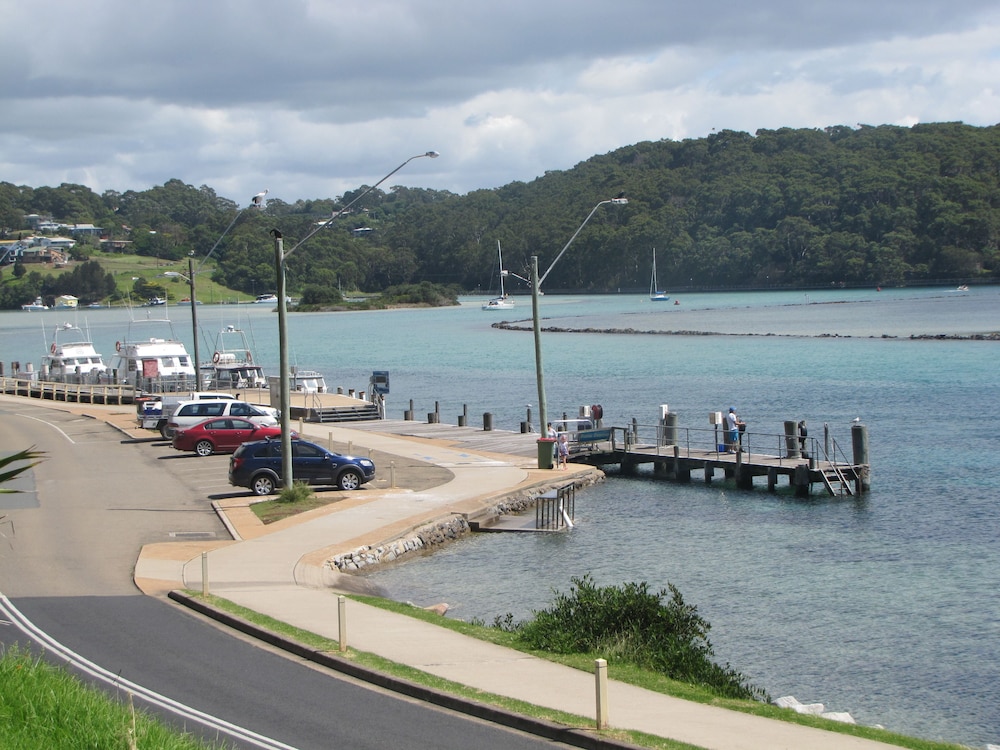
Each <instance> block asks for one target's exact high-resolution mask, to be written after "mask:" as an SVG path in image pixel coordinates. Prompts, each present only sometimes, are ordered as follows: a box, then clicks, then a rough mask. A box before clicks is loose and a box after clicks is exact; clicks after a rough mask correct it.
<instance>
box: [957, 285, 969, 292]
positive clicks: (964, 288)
mask: <svg viewBox="0 0 1000 750" xmlns="http://www.w3.org/2000/svg"><path fill="white" fill-rule="evenodd" d="M955 291H956V292H967V291H969V285H968V284H960V285H959V287H958V289H956V290H955Z"/></svg>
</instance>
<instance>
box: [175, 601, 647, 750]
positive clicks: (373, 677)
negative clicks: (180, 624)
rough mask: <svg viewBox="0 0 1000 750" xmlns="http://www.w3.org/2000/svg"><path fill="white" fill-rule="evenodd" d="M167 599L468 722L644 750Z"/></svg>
mask: <svg viewBox="0 0 1000 750" xmlns="http://www.w3.org/2000/svg"><path fill="white" fill-rule="evenodd" d="M168 597H169V598H170V599H171V600H173V601H174V602H176V603H178V604H180V605H182V606H185V607H188V608H189V609H192V610H194V611H195V612H198V613H199V614H201V615H203V616H205V617H208V618H210V619H212V620H215V621H216V622H218V623H220V624H222V625H225V626H226V627H229V628H232V629H234V630H237V631H239V632H241V633H243V634H245V635H248V636H251V637H253V638H256V639H257V640H260V641H262V642H264V643H267V644H268V645H270V646H273V647H275V648H278V649H281V650H282V651H286V652H288V653H290V654H292V655H294V656H297V657H299V658H301V659H305V660H307V661H310V662H312V663H314V664H317V665H319V666H322V667H325V668H328V669H332V670H334V671H336V672H340V673H342V674H345V675H348V676H350V677H353V678H355V679H358V680H362V681H364V682H367V683H369V684H372V685H376V686H377V687H381V688H384V689H386V690H391V691H393V692H396V693H400V694H401V695H405V696H407V697H410V698H415V699H417V700H421V701H425V702H427V703H431V704H433V705H436V706H440V707H442V708H446V709H449V710H452V711H456V712H458V713H462V714H465V715H467V716H472V717H475V718H478V719H482V720H485V721H490V722H493V723H495V724H500V725H501V726H506V727H510V728H512V729H517V730H519V731H522V732H527V733H529V734H533V735H536V736H539V737H544V738H545V739H548V740H553V741H556V742H562V743H564V744H566V745H570V746H572V747H579V748H585V749H591V748H592V749H593V750H642V748H640V747H639V746H637V745H633V744H631V743H627V742H622V741H619V740H615V739H613V738H608V737H601V736H598V735H597V734H595V731H596V730H594V729H584V728H581V727H567V726H565V725H562V724H556V723H554V722H551V721H546V720H544V719H538V718H534V717H531V716H525V715H523V714H519V713H515V712H513V711H508V710H506V709H504V708H501V707H499V706H492V705H489V704H486V703H481V702H479V701H474V700H471V699H468V698H463V697H461V696H457V695H453V694H451V693H446V692H443V691H440V690H435V689H434V688H430V687H426V686H424V685H420V684H418V683H415V682H411V681H409V680H405V679H403V678H400V677H394V676H392V675H388V674H385V673H384V672H379V671H376V670H373V669H369V668H367V667H364V666H362V665H359V664H355V663H353V662H351V661H348V660H347V659H343V658H339V657H337V656H336V655H334V654H332V653H331V652H327V651H317V650H315V649H312V648H309V647H308V646H305V645H303V644H302V643H299V642H298V641H295V640H293V639H290V638H286V637H285V636H282V635H279V634H277V633H274V632H273V631H270V630H268V629H266V628H262V627H260V626H258V625H255V624H254V623H252V622H250V621H248V620H246V619H244V618H242V617H239V616H237V615H233V614H231V613H229V612H224V611H222V610H220V609H218V608H216V607H213V606H212V605H211V604H208V603H207V602H205V601H203V600H200V599H197V598H195V597H193V596H191V595H189V594H187V593H186V592H183V591H176V590H175V591H171V592H169V594H168Z"/></svg>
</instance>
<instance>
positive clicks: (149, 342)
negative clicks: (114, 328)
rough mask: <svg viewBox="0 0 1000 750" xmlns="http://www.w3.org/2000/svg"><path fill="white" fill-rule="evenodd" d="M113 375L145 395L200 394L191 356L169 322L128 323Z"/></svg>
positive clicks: (112, 370) (117, 350)
mask: <svg viewBox="0 0 1000 750" xmlns="http://www.w3.org/2000/svg"><path fill="white" fill-rule="evenodd" d="M151 334H152V335H151ZM111 375H112V377H113V378H114V379H115V382H116V383H121V384H123V385H131V386H133V387H134V388H135V389H136V390H137V391H142V392H145V393H164V392H173V391H196V390H198V387H197V385H198V375H197V373H196V372H195V366H194V362H193V361H192V359H191V355H190V354H188V351H187V349H186V348H185V347H184V344H183V342H181V341H180V340H179V339H178V338H177V336H176V335H175V334H174V327H173V323H171V322H170V320H169V319H167V318H162V319H155V320H154V319H146V320H138V321H137V320H132V321H130V322H129V327H128V332H127V333H126V335H125V337H124V338H123V339H120V340H119V341H117V342H115V354H114V356H113V358H112V360H111Z"/></svg>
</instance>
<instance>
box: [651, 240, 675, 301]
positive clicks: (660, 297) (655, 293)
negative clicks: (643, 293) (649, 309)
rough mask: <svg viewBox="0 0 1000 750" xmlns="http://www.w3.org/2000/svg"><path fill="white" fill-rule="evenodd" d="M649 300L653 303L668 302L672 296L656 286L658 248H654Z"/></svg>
mask: <svg viewBox="0 0 1000 750" xmlns="http://www.w3.org/2000/svg"><path fill="white" fill-rule="evenodd" d="M649 299H650V301H651V302H666V301H667V300H668V299H670V295H669V294H667V293H666V292H664V291H663V290H661V289H660V288H659V287H657V285H656V248H655V247H654V248H653V273H652V276H651V277H650V280H649Z"/></svg>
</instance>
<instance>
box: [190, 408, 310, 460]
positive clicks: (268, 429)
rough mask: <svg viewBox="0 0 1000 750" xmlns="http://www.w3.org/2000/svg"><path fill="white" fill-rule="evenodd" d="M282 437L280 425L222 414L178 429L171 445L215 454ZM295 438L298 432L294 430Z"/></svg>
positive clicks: (205, 454) (200, 452)
mask: <svg viewBox="0 0 1000 750" xmlns="http://www.w3.org/2000/svg"><path fill="white" fill-rule="evenodd" d="M280 437H281V427H280V426H277V425H275V426H271V425H261V424H256V423H255V422H251V421H250V420H249V419H243V418H242V417H219V418H218V419H206V420H205V421H204V422H199V423H198V424H196V425H192V426H191V427H186V428H184V429H182V430H177V431H175V432H174V437H173V440H172V441H171V444H172V445H173V446H174V448H176V449H177V450H179V451H194V452H195V453H197V454H198V455H199V456H211V455H212V454H213V453H232V452H233V451H234V450H236V449H237V448H239V447H240V446H241V445H242V444H243V443H249V442H253V441H255V440H265V439H268V438H280ZM292 437H298V434H297V433H296V432H294V431H293V432H292Z"/></svg>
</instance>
